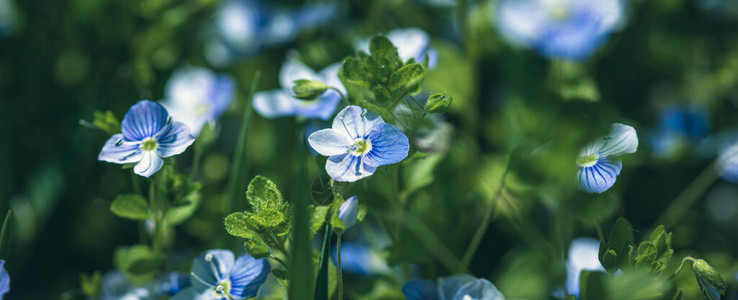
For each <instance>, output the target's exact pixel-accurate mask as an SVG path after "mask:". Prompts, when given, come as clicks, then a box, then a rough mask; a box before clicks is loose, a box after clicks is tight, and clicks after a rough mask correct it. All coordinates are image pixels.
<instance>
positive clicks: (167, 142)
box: [156, 122, 195, 157]
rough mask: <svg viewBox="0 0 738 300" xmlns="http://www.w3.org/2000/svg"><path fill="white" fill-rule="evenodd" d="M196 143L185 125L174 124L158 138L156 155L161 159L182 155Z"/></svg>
mask: <svg viewBox="0 0 738 300" xmlns="http://www.w3.org/2000/svg"><path fill="white" fill-rule="evenodd" d="M194 141H195V137H193V136H192V134H190V129H189V128H188V127H187V125H185V124H184V123H180V122H174V123H173V124H171V125H169V126H167V127H166V128H165V129H164V131H162V133H161V135H160V136H159V137H158V139H157V142H158V143H159V145H158V147H157V148H156V153H157V154H158V155H159V156H161V157H170V156H173V155H177V154H180V153H182V152H184V151H185V149H187V147H189V146H190V145H192V143H193V142H194Z"/></svg>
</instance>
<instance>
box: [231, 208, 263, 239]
mask: <svg viewBox="0 0 738 300" xmlns="http://www.w3.org/2000/svg"><path fill="white" fill-rule="evenodd" d="M225 228H226V231H228V234H230V235H232V236H236V237H240V238H244V239H252V238H255V237H258V236H259V235H258V232H259V224H256V221H254V219H253V218H251V217H250V215H249V214H246V213H240V212H235V213H232V214H230V215H228V216H227V217H226V219H225Z"/></svg>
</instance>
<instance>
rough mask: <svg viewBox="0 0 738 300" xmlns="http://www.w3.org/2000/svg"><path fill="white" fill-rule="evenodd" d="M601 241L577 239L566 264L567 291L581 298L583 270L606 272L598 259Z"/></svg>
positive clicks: (573, 243) (584, 238) (571, 247)
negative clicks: (580, 283)
mask: <svg viewBox="0 0 738 300" xmlns="http://www.w3.org/2000/svg"><path fill="white" fill-rule="evenodd" d="M599 251H600V241H598V240H595V239H593V238H586V237H583V238H577V239H574V240H573V241H572V242H571V245H570V246H569V259H568V261H567V262H566V291H567V292H568V293H569V294H570V295H574V296H577V297H578V296H579V274H580V273H582V271H583V270H589V271H598V270H603V271H604V270H605V269H604V268H603V267H602V265H601V264H600V259H599V257H598V254H599Z"/></svg>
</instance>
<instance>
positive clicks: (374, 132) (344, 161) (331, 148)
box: [308, 105, 410, 182]
mask: <svg viewBox="0 0 738 300" xmlns="http://www.w3.org/2000/svg"><path fill="white" fill-rule="evenodd" d="M308 143H309V144H310V147H312V148H313V149H315V151H316V152H318V153H320V154H321V155H324V156H329V157H328V161H327V162H326V164H325V169H326V171H327V172H328V175H330V176H331V178H333V179H334V180H336V181H348V182H354V181H357V180H359V179H362V178H364V177H367V176H370V175H372V174H374V171H376V169H377V167H379V166H383V165H389V164H394V163H398V162H400V161H402V160H403V159H405V157H407V154H408V151H409V150H410V144H409V142H408V139H407V137H406V136H405V134H403V133H402V131H400V130H399V129H397V127H395V126H392V125H390V124H387V123H385V122H384V120H382V117H380V116H379V115H377V114H376V113H374V112H371V111H368V110H365V109H362V108H361V107H358V106H353V105H352V106H348V107H346V108H344V109H343V110H342V111H341V112H339V113H338V115H337V116H336V118H335V119H333V126H332V128H328V129H323V130H319V131H316V132H314V133H313V134H311V135H310V136H309V137H308Z"/></svg>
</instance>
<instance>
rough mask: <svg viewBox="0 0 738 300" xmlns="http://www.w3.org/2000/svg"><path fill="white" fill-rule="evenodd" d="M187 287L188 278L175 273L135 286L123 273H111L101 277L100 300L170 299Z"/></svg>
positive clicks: (188, 283) (188, 284)
mask: <svg viewBox="0 0 738 300" xmlns="http://www.w3.org/2000/svg"><path fill="white" fill-rule="evenodd" d="M189 286H190V280H189V276H187V275H184V274H180V273H177V272H174V273H170V274H169V275H167V276H162V277H159V278H156V279H154V280H152V281H150V282H147V283H144V284H141V285H138V286H135V285H133V283H131V282H130V281H129V280H128V278H126V277H125V276H124V275H123V273H121V272H118V271H111V272H107V273H105V276H103V279H102V294H101V295H100V299H101V300H118V299H159V298H162V297H171V296H172V295H174V294H176V293H178V292H179V291H180V290H182V289H184V288H186V287H189Z"/></svg>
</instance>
